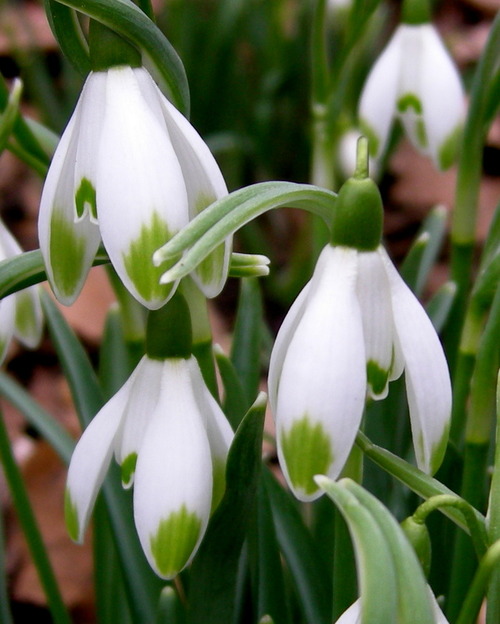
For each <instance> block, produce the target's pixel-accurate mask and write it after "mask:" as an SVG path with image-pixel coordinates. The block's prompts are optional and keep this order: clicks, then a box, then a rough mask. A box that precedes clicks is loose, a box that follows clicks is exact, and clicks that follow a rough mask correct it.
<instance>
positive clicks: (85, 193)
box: [75, 178, 97, 220]
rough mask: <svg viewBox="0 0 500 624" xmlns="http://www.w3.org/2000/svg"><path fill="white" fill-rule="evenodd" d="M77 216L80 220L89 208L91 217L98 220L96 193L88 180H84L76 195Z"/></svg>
mask: <svg viewBox="0 0 500 624" xmlns="http://www.w3.org/2000/svg"><path fill="white" fill-rule="evenodd" d="M75 205H76V214H77V217H78V218H79V219H81V218H82V217H83V215H84V214H85V208H86V207H87V206H88V208H89V211H90V214H91V216H92V217H93V218H94V219H96V220H97V206H96V193H95V188H94V185H93V184H92V182H91V181H90V180H89V179H88V178H82V179H81V181H80V186H79V187H78V190H77V191H76V193H75Z"/></svg>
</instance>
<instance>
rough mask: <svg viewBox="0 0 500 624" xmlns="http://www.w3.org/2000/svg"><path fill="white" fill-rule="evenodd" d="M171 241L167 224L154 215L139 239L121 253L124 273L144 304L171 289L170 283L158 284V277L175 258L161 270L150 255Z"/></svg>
mask: <svg viewBox="0 0 500 624" xmlns="http://www.w3.org/2000/svg"><path fill="white" fill-rule="evenodd" d="M171 238H172V233H171V232H170V230H169V229H168V227H167V224H166V223H165V221H164V220H163V219H162V218H161V217H160V215H159V214H158V213H157V212H155V213H153V216H152V218H151V222H150V223H149V225H143V226H142V227H141V230H140V232H139V236H138V237H137V238H136V239H135V240H133V241H132V242H131V243H130V247H129V251H128V253H124V254H123V262H124V265H125V270H126V271H127V274H128V276H129V278H130V279H131V281H132V282H133V284H134V286H135V287H136V289H137V292H138V293H139V295H140V296H141V297H142V298H143V299H144V300H145V301H154V300H157V299H165V298H166V297H167V296H168V294H169V293H170V291H171V290H172V287H173V286H172V284H160V277H161V276H162V274H163V273H164V272H165V271H166V270H167V269H168V268H170V267H171V266H172V265H173V264H175V262H176V261H177V258H175V259H173V260H171V261H170V262H169V264H168V265H165V264H162V266H161V267H155V266H154V265H153V260H152V257H153V254H154V252H155V251H156V250H157V249H158V248H159V247H161V246H162V245H164V244H165V243H166V242H168V241H169V240H170V239H171Z"/></svg>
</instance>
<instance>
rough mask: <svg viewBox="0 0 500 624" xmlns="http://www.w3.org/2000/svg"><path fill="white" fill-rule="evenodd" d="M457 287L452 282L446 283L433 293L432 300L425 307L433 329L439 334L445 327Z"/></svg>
mask: <svg viewBox="0 0 500 624" xmlns="http://www.w3.org/2000/svg"><path fill="white" fill-rule="evenodd" d="M456 293H457V287H456V286H455V283H454V282H446V283H445V284H443V285H442V286H441V288H439V290H438V291H437V292H435V293H434V295H433V296H432V299H431V300H430V301H429V303H428V304H427V305H426V306H425V311H426V312H427V314H428V315H429V318H430V319H431V321H432V324H433V325H434V329H435V330H436V332H437V333H438V334H439V333H440V331H441V330H442V329H443V327H444V326H445V325H446V321H447V320H448V316H449V315H450V312H451V307H452V305H453V302H454V301H455V295H456Z"/></svg>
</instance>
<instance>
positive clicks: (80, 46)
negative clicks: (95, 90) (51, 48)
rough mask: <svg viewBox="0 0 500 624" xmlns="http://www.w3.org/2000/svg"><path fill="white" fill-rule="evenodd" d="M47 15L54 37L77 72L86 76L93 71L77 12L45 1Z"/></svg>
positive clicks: (57, 3) (54, 0)
mask: <svg viewBox="0 0 500 624" xmlns="http://www.w3.org/2000/svg"><path fill="white" fill-rule="evenodd" d="M44 4H45V13H46V14H47V19H48V22H49V25H50V28H51V30H52V32H53V33H54V37H55V38H56V39H57V43H58V44H59V46H60V47H61V50H62V51H63V52H64V55H65V56H66V58H67V59H68V61H69V62H70V63H71V64H72V65H73V67H74V68H75V69H76V71H77V72H79V73H80V74H82V75H83V76H86V75H87V74H88V73H89V71H90V70H91V65H90V57H89V47H88V44H87V41H86V39H85V37H84V35H83V32H82V29H81V26H80V22H79V21H78V18H77V15H76V13H75V11H73V10H72V9H70V8H69V7H67V6H65V5H64V4H61V3H60V2H57V1H56V0H45V2H44Z"/></svg>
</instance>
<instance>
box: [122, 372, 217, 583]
mask: <svg viewBox="0 0 500 624" xmlns="http://www.w3.org/2000/svg"><path fill="white" fill-rule="evenodd" d="M161 383H162V387H161V394H160V398H159V402H158V406H157V409H156V410H155V412H154V414H153V417H152V420H151V423H150V424H149V426H148V428H147V431H146V433H145V436H144V439H143V443H142V446H141V449H140V452H139V457H138V459H137V466H136V472H135V485H134V515H135V523H136V527H137V532H138V534H139V538H140V540H141V544H142V548H143V550H144V552H145V554H146V557H147V559H148V561H149V563H150V565H151V566H152V568H153V569H154V570H155V571H156V572H157V574H159V575H160V576H161V577H163V578H172V577H173V576H175V575H176V574H177V573H178V572H179V571H180V570H181V569H182V568H183V567H185V566H186V565H187V564H188V563H189V562H190V560H191V559H192V557H193V556H194V553H195V552H196V550H197V548H198V546H199V543H200V541H201V539H202V537H203V534H204V532H205V529H206V526H207V522H208V518H209V514H210V506H211V499H212V462H211V458H210V447H209V444H208V440H207V434H206V431H205V426H204V424H203V419H202V416H201V414H200V412H199V409H198V405H197V404H196V401H195V398H194V393H193V388H192V384H191V375H190V371H189V367H188V364H187V362H186V360H166V361H165V362H164V371H163V379H162V382H161Z"/></svg>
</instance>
